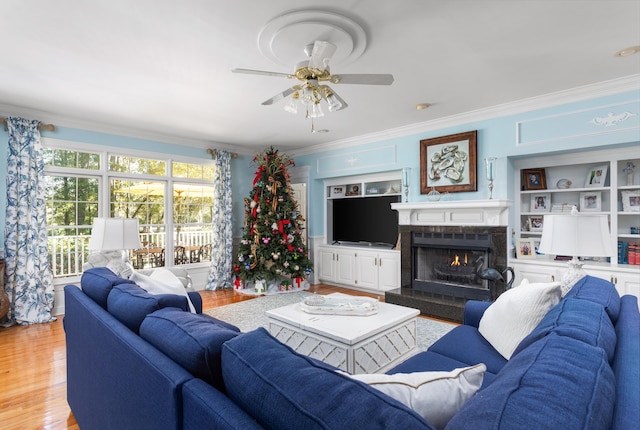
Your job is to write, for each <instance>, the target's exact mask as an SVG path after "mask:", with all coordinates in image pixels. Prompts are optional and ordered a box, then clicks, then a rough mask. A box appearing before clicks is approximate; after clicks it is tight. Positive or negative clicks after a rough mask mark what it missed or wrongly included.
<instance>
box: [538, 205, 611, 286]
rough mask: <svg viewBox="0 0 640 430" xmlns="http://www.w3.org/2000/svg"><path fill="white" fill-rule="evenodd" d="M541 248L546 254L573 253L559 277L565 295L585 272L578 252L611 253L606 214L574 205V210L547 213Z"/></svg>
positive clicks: (593, 254) (586, 253)
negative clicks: (583, 210) (593, 212)
mask: <svg viewBox="0 0 640 430" xmlns="http://www.w3.org/2000/svg"><path fill="white" fill-rule="evenodd" d="M538 250H539V251H540V252H542V253H544V254H554V255H566V256H570V257H573V258H572V259H571V260H570V261H568V265H569V270H568V271H567V272H566V273H565V274H564V276H563V278H562V280H561V281H560V282H561V284H562V285H561V288H562V295H563V296H564V295H565V294H566V293H567V292H568V291H569V290H570V289H571V287H573V285H574V284H575V283H576V282H577V281H579V280H580V279H581V278H582V277H584V276H585V275H586V272H585V271H584V270H583V269H582V265H583V263H582V261H580V260H579V259H578V256H582V257H610V256H611V239H610V236H609V221H608V218H607V215H591V214H581V213H579V212H578V210H577V208H576V207H575V206H574V207H573V208H572V210H571V214H551V215H545V216H544V222H543V227H542V238H541V239H540V247H539V248H538Z"/></svg>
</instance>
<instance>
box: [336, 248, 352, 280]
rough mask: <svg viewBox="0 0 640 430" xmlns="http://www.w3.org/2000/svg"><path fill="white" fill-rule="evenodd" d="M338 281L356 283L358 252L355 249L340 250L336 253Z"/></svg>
mask: <svg viewBox="0 0 640 430" xmlns="http://www.w3.org/2000/svg"><path fill="white" fill-rule="evenodd" d="M336 259H337V271H336V282H340V283H341V284H351V285H355V281H356V254H355V252H353V251H338V252H337V255H336Z"/></svg>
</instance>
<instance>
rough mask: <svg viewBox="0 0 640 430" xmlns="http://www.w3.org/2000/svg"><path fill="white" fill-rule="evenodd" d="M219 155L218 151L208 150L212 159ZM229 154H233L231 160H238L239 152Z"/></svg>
mask: <svg viewBox="0 0 640 430" xmlns="http://www.w3.org/2000/svg"><path fill="white" fill-rule="evenodd" d="M217 153H218V150H217V149H211V148H209V149H207V154H210V155H211V157H215V156H216V154H217ZM229 154H231V158H238V153H237V152H230V153H229Z"/></svg>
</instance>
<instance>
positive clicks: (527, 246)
mask: <svg viewBox="0 0 640 430" xmlns="http://www.w3.org/2000/svg"><path fill="white" fill-rule="evenodd" d="M516 244H517V247H516V251H517V254H516V255H517V257H518V258H535V256H536V254H535V250H534V245H533V239H531V238H520V239H518V240H517V241H516Z"/></svg>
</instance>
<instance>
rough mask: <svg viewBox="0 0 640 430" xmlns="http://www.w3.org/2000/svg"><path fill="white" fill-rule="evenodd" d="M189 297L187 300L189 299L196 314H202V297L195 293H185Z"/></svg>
mask: <svg viewBox="0 0 640 430" xmlns="http://www.w3.org/2000/svg"><path fill="white" fill-rule="evenodd" d="M187 294H188V295H189V299H191V304H192V305H193V307H194V308H195V309H196V313H197V314H201V313H202V296H201V295H200V293H199V292H197V291H187Z"/></svg>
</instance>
